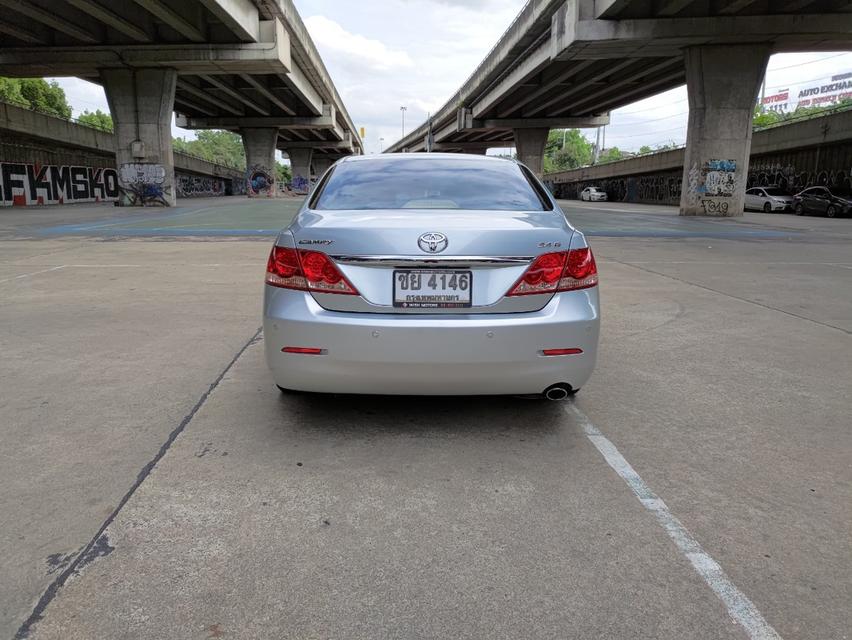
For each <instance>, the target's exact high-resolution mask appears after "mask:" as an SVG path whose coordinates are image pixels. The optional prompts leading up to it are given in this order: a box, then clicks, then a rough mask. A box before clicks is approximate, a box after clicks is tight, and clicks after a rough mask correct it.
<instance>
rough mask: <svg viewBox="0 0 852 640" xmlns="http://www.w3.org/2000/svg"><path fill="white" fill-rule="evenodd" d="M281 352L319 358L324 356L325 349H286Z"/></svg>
mask: <svg viewBox="0 0 852 640" xmlns="http://www.w3.org/2000/svg"><path fill="white" fill-rule="evenodd" d="M281 351H283V352H284V353H301V354H303V355H306V356H319V355H322V352H323V351H324V349H319V348H317V347H284V348H283V349H281Z"/></svg>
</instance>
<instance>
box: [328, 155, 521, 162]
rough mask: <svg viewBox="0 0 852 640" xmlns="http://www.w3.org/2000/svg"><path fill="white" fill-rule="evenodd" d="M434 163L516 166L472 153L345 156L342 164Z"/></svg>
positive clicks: (495, 157)
mask: <svg viewBox="0 0 852 640" xmlns="http://www.w3.org/2000/svg"><path fill="white" fill-rule="evenodd" d="M415 159H416V160H418V161H421V160H422V161H429V160H432V161H435V160H440V159H455V160H459V159H464V160H470V161H472V162H482V163H489V162H511V163H513V164H517V163H516V162H515V160H514V159H513V158H504V157H500V156H484V155H481V154H474V153H382V154H379V155H369V156H346V157H345V158H343V160H342V161H343V162H397V161H399V160H415Z"/></svg>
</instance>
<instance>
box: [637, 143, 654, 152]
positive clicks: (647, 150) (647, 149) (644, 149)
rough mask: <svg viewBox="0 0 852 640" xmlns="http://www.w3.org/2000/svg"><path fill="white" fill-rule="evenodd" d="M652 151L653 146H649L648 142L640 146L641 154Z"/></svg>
mask: <svg viewBox="0 0 852 640" xmlns="http://www.w3.org/2000/svg"><path fill="white" fill-rule="evenodd" d="M652 151H653V149H652V148H651V147H649V146H648V145H647V144H643V145H642V146H641V147H639V153H640V154H641V153H651V152H652Z"/></svg>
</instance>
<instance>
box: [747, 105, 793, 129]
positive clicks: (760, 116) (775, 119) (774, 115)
mask: <svg viewBox="0 0 852 640" xmlns="http://www.w3.org/2000/svg"><path fill="white" fill-rule="evenodd" d="M784 115H785V114H783V113H778V112H777V111H768V110H767V109H766V108H764V107H763V106H761V105H757V106H756V107H755V108H754V118H752V124H753V125H754V126H755V127H768V126H769V125H772V124H777V123H779V122H781V121H782V120H784V119H785V118H784Z"/></svg>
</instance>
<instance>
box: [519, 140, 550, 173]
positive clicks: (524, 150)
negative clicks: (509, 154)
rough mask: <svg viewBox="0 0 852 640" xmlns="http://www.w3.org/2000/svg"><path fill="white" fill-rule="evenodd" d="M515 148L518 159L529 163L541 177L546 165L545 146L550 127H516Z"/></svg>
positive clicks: (531, 169) (532, 169)
mask: <svg viewBox="0 0 852 640" xmlns="http://www.w3.org/2000/svg"><path fill="white" fill-rule="evenodd" d="M514 133H515V148H516V149H517V150H518V161H519V162H521V163H523V164H525V165H527V167H529V169H530V171H532V172H533V173H534V174H535V175H537V176H538V177H539V178H540V177H541V174H542V167H543V165H544V147H545V145H546V144H547V135H548V134H549V133H550V129H548V128H544V129H515V131H514Z"/></svg>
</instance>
